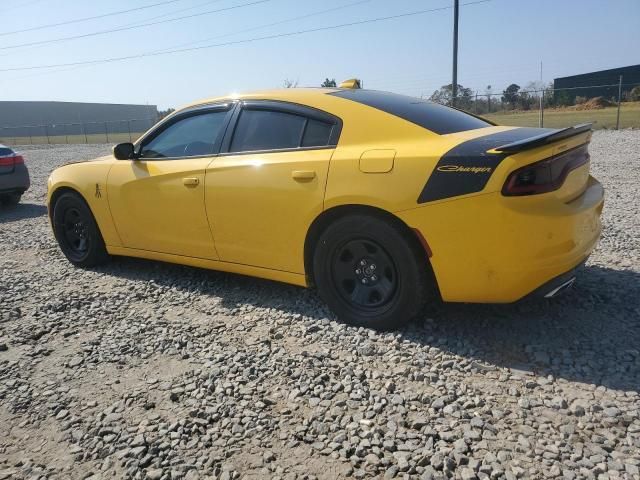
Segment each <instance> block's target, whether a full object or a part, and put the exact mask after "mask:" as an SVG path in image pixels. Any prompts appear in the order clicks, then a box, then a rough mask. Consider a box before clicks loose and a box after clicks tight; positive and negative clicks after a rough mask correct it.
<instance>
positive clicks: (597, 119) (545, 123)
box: [0, 77, 640, 145]
mask: <svg viewBox="0 0 640 480" xmlns="http://www.w3.org/2000/svg"><path fill="white" fill-rule="evenodd" d="M444 93H445V94H444V95H443V96H442V97H440V98H433V97H432V100H434V101H438V102H440V103H443V104H447V105H453V106H455V107H457V108H460V109H462V110H466V111H468V112H470V113H473V114H475V115H480V116H483V117H486V118H488V119H489V120H492V121H493V122H495V123H497V124H498V125H513V126H527V127H551V128H564V127H571V126H573V125H577V124H580V123H593V127H594V128H596V129H599V128H609V129H620V128H640V83H638V84H628V83H623V81H622V77H621V78H620V81H619V82H618V83H615V84H606V85H589V86H580V87H571V88H557V89H554V88H552V87H547V88H540V89H529V90H522V89H517V90H516V89H512V90H509V89H506V90H504V91H502V92H499V93H498V92H492V91H490V90H487V91H485V92H474V91H472V90H470V89H463V93H462V95H458V96H456V98H455V101H452V97H451V92H450V91H449V96H448V97H447V96H446V92H444ZM155 123H156V120H155V119H130V120H117V121H107V122H84V123H56V124H47V125H23V126H6V127H2V126H0V143H4V144H6V145H38V144H77V143H119V142H132V141H134V140H136V139H137V138H138V137H139V136H140V135H141V134H142V133H144V132H146V131H147V130H148V129H149V128H151V127H152V126H153V125H154V124H155Z"/></svg>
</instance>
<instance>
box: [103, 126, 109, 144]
mask: <svg viewBox="0 0 640 480" xmlns="http://www.w3.org/2000/svg"><path fill="white" fill-rule="evenodd" d="M104 133H105V135H106V137H107V143H109V129H108V128H107V122H104Z"/></svg>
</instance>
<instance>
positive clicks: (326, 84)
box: [320, 78, 338, 88]
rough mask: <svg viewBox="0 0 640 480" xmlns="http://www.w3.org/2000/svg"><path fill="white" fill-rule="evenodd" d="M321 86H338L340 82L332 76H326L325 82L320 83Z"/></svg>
mask: <svg viewBox="0 0 640 480" xmlns="http://www.w3.org/2000/svg"><path fill="white" fill-rule="evenodd" d="M320 86H321V87H325V88H328V87H337V86H338V84H337V83H336V79H335V78H332V79H331V80H329V78H325V79H324V82H322V84H321V85H320Z"/></svg>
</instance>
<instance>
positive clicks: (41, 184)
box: [0, 131, 640, 480]
mask: <svg viewBox="0 0 640 480" xmlns="http://www.w3.org/2000/svg"><path fill="white" fill-rule="evenodd" d="M23 152H24V154H25V156H26V158H27V162H28V165H29V168H30V171H31V175H32V179H33V188H32V189H31V190H30V191H29V192H28V193H27V194H26V196H25V198H24V200H23V203H22V204H21V205H20V206H19V207H17V208H16V209H15V210H10V211H2V212H0V480H2V479H8V478H12V479H13V478H34V479H35V478H60V479H66V478H79V479H85V478H92V479H100V478H135V479H145V478H147V479H156V480H161V479H176V478H184V479H197V478H216V479H218V478H219V479H236V478H254V479H262V478H279V479H313V478H317V479H335V478H344V477H354V478H366V477H379V478H380V477H382V478H424V479H430V478H433V479H439V478H456V479H465V480H467V479H475V478H479V479H489V478H491V479H509V480H511V479H516V478H565V479H583V478H594V479H616V478H621V479H638V478H640V474H639V469H640V396H639V394H638V391H639V389H640V324H639V319H640V281H639V280H640V235H639V233H640V228H639V227H640V214H639V205H640V198H639V195H640V194H639V193H638V192H639V190H640V189H639V185H640V153H639V152H640V131H622V132H607V131H601V132H596V133H595V135H594V138H593V143H592V147H591V153H592V158H593V170H594V171H595V174H596V175H597V176H598V178H599V179H600V180H601V181H602V182H603V183H604V185H605V187H606V189H607V204H606V206H605V212H604V223H605V230H604V235H603V238H602V241H601V244H600V246H599V248H598V250H597V251H596V253H595V254H594V255H593V256H592V258H591V259H590V261H589V263H588V265H587V267H585V268H584V269H583V271H582V272H581V275H580V277H579V281H578V283H577V285H576V287H575V288H574V289H573V290H572V291H570V292H568V293H567V294H566V295H565V296H563V297H561V298H558V299H556V300H553V301H529V302H524V303H519V304H515V305H506V306H477V305H476V306H471V305H437V306H435V307H434V308H433V309H432V310H431V311H429V313H428V314H425V318H424V319H423V320H422V321H420V322H418V323H416V324H414V325H411V326H410V327H408V328H407V329H405V330H403V331H400V332H396V333H382V334H381V333H376V332H373V331H368V330H365V329H356V328H351V327H346V326H344V325H341V324H339V323H337V322H336V321H334V320H333V318H332V316H331V315H330V314H329V312H328V311H327V310H326V308H325V307H324V306H323V304H322V302H321V301H320V300H319V299H318V298H317V296H316V294H315V293H314V292H313V291H307V290H304V289H299V288H296V287H291V286H287V285H281V284H277V283H272V282H268V281H262V280H257V279H251V278H245V277H241V276H236V275H231V274H224V273H217V272H210V271H205V270H198V269H194V268H187V267H181V266H175V265H168V264H161V263H157V262H149V261H143V260H136V259H126V258H120V259H115V260H114V261H113V262H112V263H111V264H110V265H108V266H106V267H103V268H99V269H96V270H88V271H85V270H79V269H75V268H73V267H71V266H70V265H69V264H68V263H67V261H66V260H65V259H64V258H63V256H62V255H61V253H60V252H59V250H58V248H57V246H56V244H55V241H54V239H53V236H52V234H51V232H50V229H49V225H48V222H47V218H46V209H45V207H44V205H43V202H44V199H45V182H46V178H47V176H48V174H49V172H50V170H51V169H52V168H54V167H55V166H57V165H60V164H62V163H64V162H67V161H70V160H77V159H86V158H91V157H95V156H98V155H101V154H104V153H106V152H108V147H107V146H103V145H89V146H56V147H51V148H45V147H31V148H27V147H25V148H24V149H23Z"/></svg>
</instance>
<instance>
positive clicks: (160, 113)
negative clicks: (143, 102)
mask: <svg viewBox="0 0 640 480" xmlns="http://www.w3.org/2000/svg"><path fill="white" fill-rule="evenodd" d="M175 111H176V109H175V108H167V109H166V110H158V120H162V119H163V118H164V117H166V116H167V115H171V114H172V113H173V112H175Z"/></svg>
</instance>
